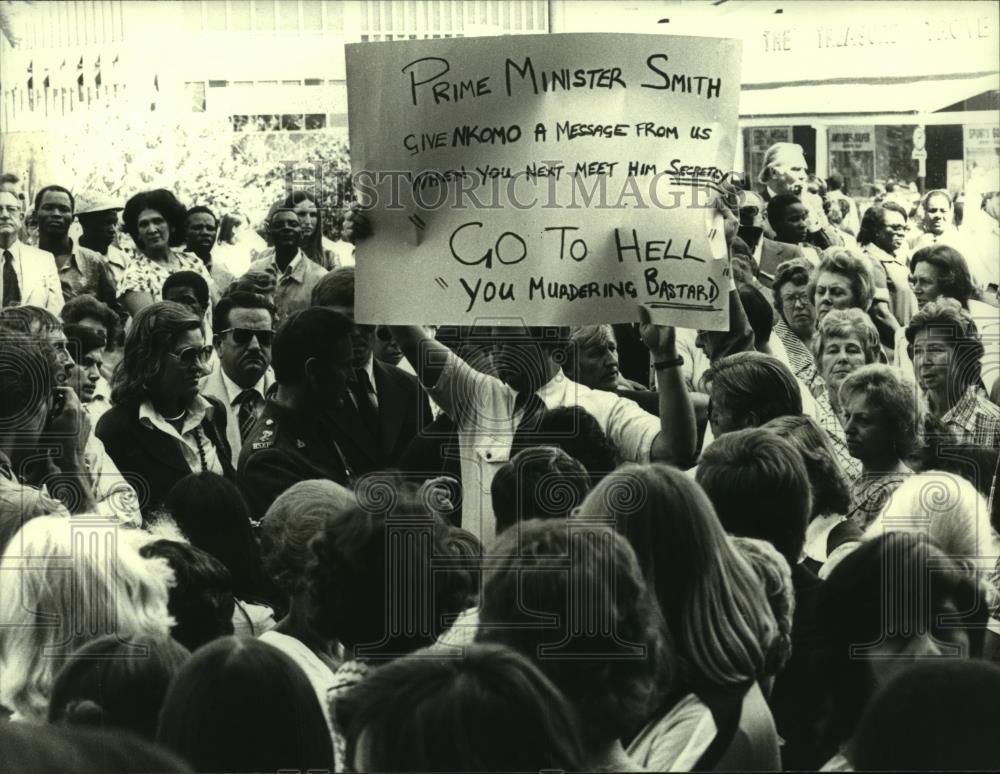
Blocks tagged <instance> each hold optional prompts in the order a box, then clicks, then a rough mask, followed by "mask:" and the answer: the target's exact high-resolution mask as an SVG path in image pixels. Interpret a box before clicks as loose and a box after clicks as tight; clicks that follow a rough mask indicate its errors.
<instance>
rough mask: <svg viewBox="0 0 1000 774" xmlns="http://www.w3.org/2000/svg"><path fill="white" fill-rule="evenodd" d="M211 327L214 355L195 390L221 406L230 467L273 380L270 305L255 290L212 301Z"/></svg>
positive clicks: (272, 335)
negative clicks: (224, 414)
mask: <svg viewBox="0 0 1000 774" xmlns="http://www.w3.org/2000/svg"><path fill="white" fill-rule="evenodd" d="M212 329H213V332H214V334H215V335H214V336H213V338H212V343H213V344H214V345H215V352H216V354H217V355H218V357H217V358H216V359H215V364H214V367H213V369H212V370H211V371H210V372H209V374H208V376H206V377H205V378H204V379H203V380H202V383H201V393H202V394H203V395H206V396H210V397H213V398H217V399H218V400H219V402H220V403H221V404H222V405H223V406H224V407H225V410H226V414H227V423H226V440H228V441H229V446H230V448H231V449H232V462H233V467H234V468H235V467H236V465H237V464H238V463H239V459H240V451H241V450H242V448H243V440H244V439H245V438H246V436H247V435H248V434H249V433H250V431H251V429H253V426H254V425H255V424H256V423H257V420H258V419H260V416H261V414H262V413H263V412H264V401H265V400H266V398H267V393H268V391H269V390H270V389H271V386H272V385H273V384H274V372H273V371H272V370H271V341H272V339H273V337H274V304H272V303H271V302H270V300H268V299H267V298H266V297H264V296H260V295H257V294H256V293H247V292H243V291H236V292H234V293H231V294H229V295H227V296H225V297H223V298H222V300H221V301H219V303H218V304H216V305H215V311H214V312H213V314H212Z"/></svg>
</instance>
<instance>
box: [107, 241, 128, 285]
mask: <svg viewBox="0 0 1000 774" xmlns="http://www.w3.org/2000/svg"><path fill="white" fill-rule="evenodd" d="M105 259H106V263H107V267H108V272H109V273H110V274H111V279H112V280H113V281H114V283H115V287H118V286H119V285H120V284H121V281H122V277H124V276H125V270H126V269H127V268H128V263H129V261H128V255H127V254H126V253H125V251H124V250H122V249H121V248H120V247H116V246H115V245H108V253H107V255H106V256H105Z"/></svg>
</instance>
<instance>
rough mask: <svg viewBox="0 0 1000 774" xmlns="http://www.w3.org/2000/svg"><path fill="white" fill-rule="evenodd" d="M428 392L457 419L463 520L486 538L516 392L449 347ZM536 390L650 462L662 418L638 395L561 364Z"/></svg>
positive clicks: (625, 454)
mask: <svg viewBox="0 0 1000 774" xmlns="http://www.w3.org/2000/svg"><path fill="white" fill-rule="evenodd" d="M428 393H429V394H430V396H431V397H432V398H433V399H434V400H435V401H437V402H438V403H439V404H441V406H442V408H444V410H445V411H446V412H447V413H448V415H449V416H450V417H451V418H452V419H454V420H455V422H456V424H457V425H458V440H459V449H460V454H461V458H462V459H461V465H462V488H463V495H462V502H463V503H464V504H465V506H466V507H465V509H464V515H465V521H467V522H468V523H467V524H463V526H464V527H465V528H466V529H468V530H469V531H470V532H472V533H473V534H474V535H476V537H478V538H479V539H480V540H482V541H483V542H484V543H485V542H488V541H489V540H490V539H492V537H493V535H494V534H495V532H496V520H495V518H494V516H493V501H492V497H491V493H490V487H491V485H492V483H493V476H494V475H496V472H497V470H498V469H499V468H500V466H501V465H503V464H504V463H505V462H507V461H508V459H509V458H510V450H511V445H512V444H513V440H514V433H515V431H516V430H517V426H518V423H519V422H520V420H521V414H522V412H521V410H518V411H517V412H516V413H515V411H514V401H515V399H516V398H517V393H516V392H515V391H514V390H513V389H511V388H510V387H508V386H507V385H506V384H504V383H503V382H502V381H500V380H499V379H497V378H496V377H493V376H488V375H486V374H483V373H481V372H479V371H476V370H474V369H473V368H471V367H470V366H468V365H467V364H466V363H465V362H464V361H462V360H461V359H460V358H459V357H458V356H456V355H455V354H454V353H449V355H448V360H447V362H446V364H445V366H444V368H443V370H442V372H441V376H440V378H439V379H438V383H437V384H436V385H434V387H433V388H432V389H430V390H428ZM537 395H538V397H539V398H541V400H542V402H543V403H544V404H545V406H546V408H548V409H554V408H559V407H562V406H580V407H581V408H583V409H584V410H585V411H586V412H587V413H588V414H590V415H591V416H593V417H594V419H596V420H597V423H598V424H599V425H600V426H601V429H602V430H603V431H604V432H605V434H606V435H607V436H608V440H609V441H610V442H611V444H612V445H613V446H614V447H615V449H616V450H617V452H618V456H619V457H621V458H622V459H623V460H625V461H628V462H640V463H643V462H649V454H650V450H651V448H652V446H653V441H654V439H655V438H656V436H657V435H659V433H660V419H659V417H656V416H654V415H652V414H650V413H649V412H647V411H645V410H643V409H642V408H641V407H640V406H639V405H638V404H637V403H635V402H634V401H631V400H629V399H628V398H622V397H620V396H618V395H615V394H614V393H611V392H603V391H601V390H592V389H590V388H589V387H585V386H584V385H582V384H577V383H576V382H574V381H572V380H570V379H568V378H567V377H566V375H565V374H563V372H562V371H561V370H560V371H559V372H558V373H557V374H556V375H555V376H554V377H553V378H552V379H551V380H550V381H549V382H548V383H547V384H545V385H544V386H543V387H541V388H540V389H539V390H538V391H537ZM477 516H478V518H477Z"/></svg>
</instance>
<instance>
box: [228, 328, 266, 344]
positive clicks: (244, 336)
mask: <svg viewBox="0 0 1000 774" xmlns="http://www.w3.org/2000/svg"><path fill="white" fill-rule="evenodd" d="M227 333H231V334H233V342H235V343H236V344H239V345H241V346H242V345H245V344H249V343H250V340H251V339H252V338H253V337H254V336H256V337H257V343H258V344H260V345H261V346H262V347H270V346H271V341H273V339H274V331H271V330H262V329H257V328H226V329H225V330H224V331H219V335H220V336H225V335H226V334H227Z"/></svg>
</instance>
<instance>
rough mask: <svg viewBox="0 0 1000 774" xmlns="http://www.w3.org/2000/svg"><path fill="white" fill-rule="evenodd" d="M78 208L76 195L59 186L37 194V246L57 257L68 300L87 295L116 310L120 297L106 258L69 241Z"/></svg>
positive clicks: (47, 188) (60, 279) (61, 284)
mask: <svg viewBox="0 0 1000 774" xmlns="http://www.w3.org/2000/svg"><path fill="white" fill-rule="evenodd" d="M75 205H76V202H75V201H74V199H73V194H72V193H70V192H69V191H68V190H67V189H65V188H63V187H62V186H60V185H47V186H45V187H44V188H42V189H41V190H40V191H39V192H38V193H37V194H36V196H35V218H36V220H37V221H38V247H39V248H40V249H42V250H45V251H47V252H50V253H52V255H53V256H54V257H55V259H56V268H57V269H58V271H59V284H60V286H61V287H62V293H63V298H64V299H65V300H66V301H69V300H70V299H71V298H75V297H76V296H79V295H81V294H83V293H87V294H89V295H91V296H94V297H95V298H96V299H97V300H98V301H100V302H102V303H104V304H107V305H108V306H110V307H111V308H116V307H117V300H116V296H117V295H118V294H117V292H116V290H115V283H114V280H113V279H112V278H111V273H110V272H109V271H108V267H107V263H106V261H105V258H104V256H103V255H101V254H99V253H96V252H94V251H93V250H90V249H89V248H87V247H83V246H81V245H76V244H74V243H73V240H72V239H71V238H70V235H69V227H70V225H72V223H73V208H74V207H75Z"/></svg>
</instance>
